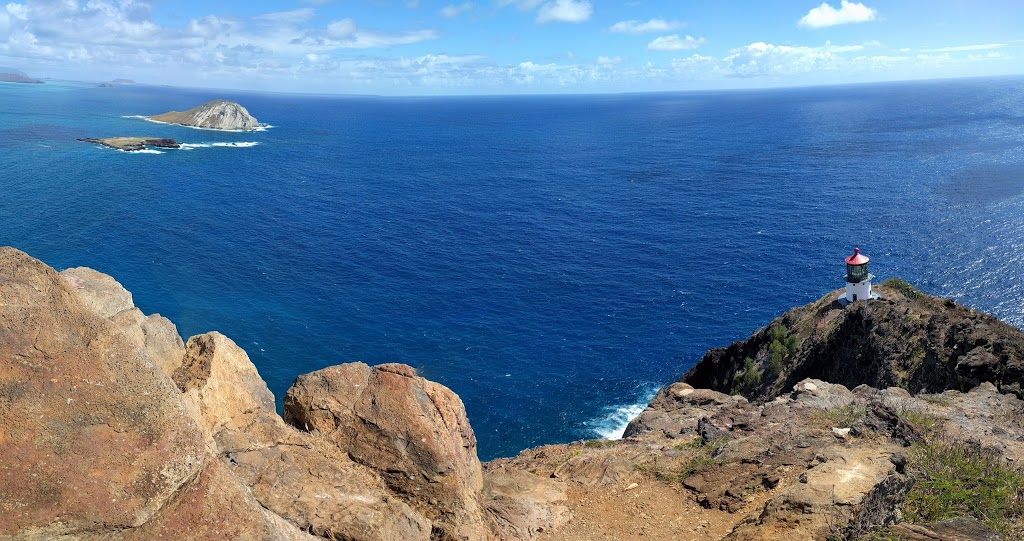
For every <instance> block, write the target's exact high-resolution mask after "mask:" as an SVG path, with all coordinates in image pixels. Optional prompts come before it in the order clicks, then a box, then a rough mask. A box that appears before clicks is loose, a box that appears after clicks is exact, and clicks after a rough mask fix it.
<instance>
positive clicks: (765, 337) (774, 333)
mask: <svg viewBox="0 0 1024 541" xmlns="http://www.w3.org/2000/svg"><path fill="white" fill-rule="evenodd" d="M875 291H876V292H878V293H879V294H880V295H881V298H880V299H876V300H873V301H870V302H855V303H853V304H851V305H849V306H846V307H843V306H842V305H841V304H839V302H837V301H836V299H837V297H838V292H833V293H830V294H828V295H826V296H824V297H822V298H821V299H819V300H818V301H816V302H813V303H811V304H808V305H806V306H802V307H799V308H794V309H792V310H789V311H788V312H786V313H784V314H783V315H781V316H779V317H778V318H776V319H775V320H774V321H772V322H771V323H770V324H769V325H768V326H766V327H764V328H763V329H761V330H759V331H757V332H756V333H754V335H753V336H751V337H750V338H748V339H747V340H742V341H739V342H736V343H733V344H732V345H730V346H729V347H727V348H716V349H712V350H710V351H708V352H707V354H706V355H705V356H704V358H703V359H702V360H701V361H700V362H699V363H697V365H696V366H695V367H694V368H693V369H692V370H690V371H689V372H688V373H687V374H686V375H685V376H683V378H682V380H681V381H684V382H686V383H689V384H691V385H693V386H694V387H702V388H707V389H714V390H717V391H721V392H725V393H738V394H742V395H744V396H746V397H747V398H749V399H752V400H766V399H771V398H772V397H774V396H777V395H778V394H780V393H783V392H785V391H787V390H788V389H791V388H793V385H795V384H796V383H797V382H798V381H800V380H802V379H805V378H818V379H823V380H827V381H830V382H833V383H841V384H843V385H845V386H847V387H850V388H853V387H856V386H857V385H861V384H867V385H871V386H873V387H877V388H885V387H889V386H896V387H903V388H905V389H908V390H909V391H911V392H913V393H917V392H927V393H940V392H942V391H945V390H947V389H956V390H960V391H967V390H970V389H972V388H974V387H975V386H977V385H979V384H980V383H982V382H991V383H992V384H994V385H995V386H996V387H997V388H998V389H999V390H1000V391H1002V392H1007V393H1013V394H1015V395H1017V396H1018V397H1022V396H1024V392H1022V383H1024V333H1022V332H1021V330H1020V329H1017V328H1015V327H1011V326H1009V325H1007V324H1005V323H1003V322H1001V321H999V320H998V319H996V318H995V317H993V316H991V315H989V314H985V313H982V312H978V311H977V310H972V309H970V308H967V307H965V306H962V305H959V304H957V303H955V302H953V301H952V300H949V299H939V298H936V297H932V296H929V295H925V294H923V293H921V292H920V291H917V290H916V289H914V288H913V287H912V286H910V284H907V283H906V282H904V281H902V280H898V279H893V280H889V281H887V282H885V283H884V284H882V285H881V286H879V287H876V288H875Z"/></svg>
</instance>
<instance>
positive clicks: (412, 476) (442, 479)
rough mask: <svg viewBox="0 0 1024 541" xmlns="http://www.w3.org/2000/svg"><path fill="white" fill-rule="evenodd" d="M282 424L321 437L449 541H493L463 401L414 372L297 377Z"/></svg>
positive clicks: (352, 370) (350, 368)
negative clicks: (370, 471) (372, 473)
mask: <svg viewBox="0 0 1024 541" xmlns="http://www.w3.org/2000/svg"><path fill="white" fill-rule="evenodd" d="M285 420H286V421H287V422H289V423H291V424H292V425H294V426H296V427H300V428H302V429H304V430H309V431H312V432H315V433H318V434H319V435H320V436H321V437H322V438H325V439H327V440H328V441H331V442H332V443H333V444H334V445H336V446H337V447H338V448H339V449H341V450H343V451H345V452H347V453H348V454H349V456H351V457H352V459H353V460H355V461H356V462H358V463H359V464H363V465H365V466H368V467H370V468H373V469H374V470H377V471H378V472H379V473H380V475H381V476H382V478H383V479H384V481H385V482H386V483H387V485H388V486H389V487H390V488H391V489H392V490H394V491H395V492H397V493H398V494H400V495H402V497H403V498H405V499H406V500H407V501H408V502H409V503H410V505H412V506H413V507H414V508H415V509H417V510H418V511H420V512H421V513H423V514H425V515H426V516H428V517H429V518H430V519H431V520H432V521H433V523H434V525H433V528H434V530H435V535H437V536H440V537H441V538H449V539H490V538H491V537H492V536H493V534H492V533H491V527H490V523H489V520H488V519H487V517H486V514H485V512H484V509H483V506H482V505H481V498H482V490H483V473H482V469H481V466H480V461H479V459H478V458H477V453H476V436H475V435H474V433H473V429H472V427H470V425H469V420H468V419H467V417H466V410H465V407H464V406H463V404H462V400H460V399H459V397H458V396H457V395H456V394H455V393H453V392H452V391H451V390H449V389H448V388H446V387H444V386H442V385H439V384H437V383H434V382H431V381H427V380H425V379H423V378H421V377H419V376H417V375H416V372H415V370H414V369H413V368H412V367H409V366H407V365H401V364H385V365H380V366H376V367H373V368H371V367H369V366H367V365H365V364H362V363H353V364H345V365H340V366H332V367H329V368H325V369H323V370H319V371H317V372H313V373H310V374H305V375H303V376H299V378H298V379H297V380H296V381H295V384H294V385H293V386H292V388H291V389H289V390H288V393H287V395H286V396H285Z"/></svg>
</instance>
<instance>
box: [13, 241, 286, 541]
mask: <svg viewBox="0 0 1024 541" xmlns="http://www.w3.org/2000/svg"><path fill="white" fill-rule="evenodd" d="M83 276H84V273H82V272H72V273H69V274H68V276H67V278H70V280H69V279H65V278H64V277H61V275H59V274H58V273H57V272H55V271H54V270H53V269H51V268H49V267H47V266H46V265H44V264H42V263H41V262H39V261H37V260H35V259H32V258H31V257H29V256H27V255H25V254H24V253H21V252H18V251H17V250H14V249H11V248H0V424H2V426H3V430H2V431H0V506H2V510H3V512H2V513H0V538H10V539H52V538H58V537H60V536H68V538H76V539H99V538H102V539H133V538H143V537H145V538H151V537H152V535H153V534H154V533H163V534H167V533H171V532H174V531H178V532H184V531H189V532H190V534H189V537H190V538H193V539H213V538H218V539H220V538H223V537H222V535H223V532H236V533H237V534H238V537H239V538H242V537H244V538H252V539H266V540H271V539H281V540H284V539H302V538H304V537H305V534H303V533H302V532H301V531H299V530H298V529H297V528H296V527H295V526H293V525H291V524H288V523H286V522H284V521H281V520H279V519H278V518H275V517H272V516H269V515H267V514H265V513H264V512H263V510H262V506H260V505H259V503H258V502H257V501H256V500H255V499H253V498H252V496H251V494H249V492H248V491H247V490H246V489H245V488H244V486H243V485H242V484H241V483H239V482H238V480H237V479H235V478H234V477H233V476H230V475H228V474H226V472H225V471H224V468H223V467H222V465H221V464H219V463H217V461H216V460H214V459H213V457H211V455H210V453H209V452H208V449H207V448H206V446H205V445H204V442H203V439H202V435H201V432H200V429H199V427H198V426H197V425H196V423H195V422H194V421H193V419H192V417H191V416H190V415H189V414H188V410H187V408H186V406H185V404H184V403H183V401H182V399H181V395H180V391H179V390H178V389H177V388H176V387H175V386H174V384H173V383H172V382H171V380H170V379H169V378H168V377H166V375H165V374H164V373H163V371H162V370H161V369H160V366H159V363H158V362H154V360H153V358H152V357H151V355H150V352H149V350H148V349H147V348H146V347H145V332H144V331H141V332H142V335H143V339H142V340H141V341H140V340H139V336H138V335H137V334H135V335H133V334H132V333H131V332H127V330H126V329H125V328H123V327H121V326H120V325H118V324H117V323H115V322H114V321H113V319H112V318H117V317H118V316H119V315H120V314H124V313H125V312H130V311H131V310H133V309H134V308H133V307H129V306H127V305H125V304H124V303H123V302H122V301H123V300H124V297H123V295H117V294H115V296H119V297H120V299H119V300H117V299H115V300H111V299H104V300H99V299H98V298H97V297H98V296H96V295H91V293H95V292H96V291H98V290H99V289H101V288H103V287H109V289H110V290H111V291H117V290H118V287H114V286H113V284H110V283H108V282H105V281H103V280H99V281H95V282H94V281H91V280H89V279H88V278H89V277H84V278H83ZM72 283H77V284H78V285H79V286H80V288H76V286H74V285H72ZM79 291H82V292H86V291H89V293H88V294H84V295H80V294H79ZM117 293H120V292H119V291H117ZM94 308H95V309H94ZM118 309H121V310H120V311H117V310H118ZM115 312H116V313H115ZM207 509H216V510H217V511H216V512H213V511H210V510H207ZM193 532H194V534H193ZM204 532H206V534H208V535H204V534H203V533H204ZM215 533H216V535H214V534H215Z"/></svg>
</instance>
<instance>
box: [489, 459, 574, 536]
mask: <svg viewBox="0 0 1024 541" xmlns="http://www.w3.org/2000/svg"><path fill="white" fill-rule="evenodd" d="M484 484H485V486H486V489H485V497H486V500H485V504H484V505H485V506H486V508H487V512H488V513H490V515H491V517H492V518H493V520H494V523H495V524H496V526H497V530H498V534H499V538H500V539H503V540H516V539H521V540H524V541H525V540H529V539H535V538H536V537H537V536H538V535H540V534H542V533H544V532H546V531H551V530H554V529H556V528H558V527H560V526H562V525H563V524H565V523H566V522H567V521H568V520H569V518H570V512H569V508H568V507H566V506H565V499H566V496H565V489H564V488H563V486H562V485H560V484H559V483H557V482H555V481H553V480H551V479H545V478H542V477H539V476H537V475H533V474H531V473H528V472H524V471H519V470H513V469H498V470H494V471H488V472H487V474H486V477H485V483H484Z"/></svg>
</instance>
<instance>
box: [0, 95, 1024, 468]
mask: <svg viewBox="0 0 1024 541" xmlns="http://www.w3.org/2000/svg"><path fill="white" fill-rule="evenodd" d="M1022 91H1024V80H1022V79H1020V78H1011V79H977V80H962V81H938V82H924V83H906V84H887V85H867V86H851V87H828V88H808V89H791V90H772V91H750V92H722V93H677V94H641V95H616V96H566V97H557V96H543V97H514V98H513V97H508V98H502V97H497V98H496V97H486V98H483V97H481V98H372V97H321V96H297V95H281V94H254V93H237V92H224V91H204V90H183V89H171V88H155V87H122V88H114V89H100V88H94V87H91V86H87V85H75V84H60V83H58V84H55V83H48V84H46V85H24V86H21V85H12V84H4V85H0V244H10V245H14V246H16V247H18V248H20V249H22V250H25V251H27V252H29V253H30V254H32V255H34V256H36V257H39V258H40V259H43V260H44V261H46V262H47V263H49V264H51V265H53V266H55V267H58V268H64V267H68V266H78V265H86V266H90V267H93V268H96V269H99V270H101V271H103V272H106V273H109V274H111V275H113V276H115V277H116V278H117V279H118V280H119V281H121V282H122V283H123V284H124V285H125V286H126V287H127V288H128V289H129V290H131V291H132V292H133V293H134V294H135V300H136V304H138V305H139V306H140V307H141V308H142V309H143V310H144V311H146V312H147V313H150V312H159V313H162V314H164V315H166V316H168V317H170V318H171V319H172V320H173V321H175V322H176V323H177V324H178V326H179V330H180V331H181V332H182V334H183V335H184V336H186V337H187V336H189V335H191V334H195V333H198V332H203V331H208V330H220V331H222V332H224V333H225V334H227V335H228V336H230V337H232V338H233V339H234V340H235V341H237V342H238V343H239V344H240V345H241V346H242V347H244V348H245V349H246V350H247V351H248V352H249V354H250V356H251V357H252V358H253V361H254V362H255V363H256V365H257V367H258V368H259V369H260V371H261V373H262V374H263V375H264V377H265V378H266V379H267V381H268V383H269V385H270V387H271V390H272V391H273V392H274V393H275V395H276V396H278V398H279V399H280V398H281V397H282V396H283V394H284V391H285V390H286V389H287V387H288V386H289V385H290V384H291V382H292V380H293V379H294V378H295V376H296V375H298V374H300V373H303V372H308V371H310V370H315V369H318V368H321V367H323V366H327V365H329V364H335V363H338V362H346V361H355V360H361V361H365V362H368V363H371V364H373V363H381V362H407V363H409V364H412V365H414V366H416V367H417V368H419V369H420V371H421V372H422V373H423V374H424V375H425V376H427V377H429V378H432V379H435V380H438V381H440V382H442V383H444V384H446V385H448V386H449V387H451V388H452V389H454V390H455V391H456V392H458V393H459V394H460V396H462V398H463V400H464V401H465V403H466V406H467V409H468V411H469V415H470V420H471V421H472V423H473V426H474V428H475V429H476V431H477V434H478V439H479V440H480V449H481V455H482V456H483V457H484V458H492V457H495V456H502V455H509V454H513V453H515V452H517V451H518V450H520V449H522V448H525V447H528V446H531V445H537V444H541V443H549V442H557V441H568V440H573V439H578V438H589V437H595V436H596V435H598V434H608V433H611V432H614V430H615V429H616V428H620V427H621V425H622V423H623V422H624V421H625V419H626V417H627V416H628V413H627V412H629V411H636V410H635V405H636V404H638V403H641V402H643V401H645V400H646V399H647V398H648V397H649V396H650V394H651V393H653V391H654V390H656V389H657V388H658V387H659V386H660V385H663V384H665V383H667V382H669V381H672V380H674V379H675V378H678V377H679V376H680V375H681V374H682V373H683V372H685V371H686V370H687V369H688V368H689V367H690V366H692V365H693V363H694V362H696V361H697V360H698V359H699V358H700V356H701V355H702V354H703V352H704V351H705V350H706V349H707V348H709V347H714V346H721V345H726V344H728V343H729V342H731V341H734V340H738V339H741V338H744V337H746V336H747V335H749V334H750V333H751V332H752V331H754V330H756V329H757V328H758V327H760V326H763V325H765V324H766V323H767V322H768V321H770V319H771V318H772V317H774V316H776V315H778V314H780V313H781V312H783V311H784V310H786V309H788V308H789V307H791V306H794V305H799V304H803V303H806V302H810V301H812V300H815V299H817V298H818V297H820V296H821V295H823V294H825V293H826V292H828V291H830V290H832V289H835V288H838V287H841V286H842V285H843V284H842V276H843V272H844V267H843V262H842V260H843V258H844V257H845V256H846V255H848V253H849V252H850V251H852V248H853V246H854V245H858V246H860V247H861V248H862V249H863V250H864V251H865V253H867V254H868V255H870V256H871V257H872V271H873V272H874V274H876V275H878V276H879V277H880V278H882V279H884V278H886V277H891V276H900V277H903V278H905V279H907V280H909V281H911V282H913V283H915V284H917V285H918V286H920V287H921V288H922V289H923V290H925V291H927V292H929V293H933V294H937V295H943V296H950V297H953V298H956V299H957V300H960V301H961V302H964V303H966V304H968V305H971V306H973V307H976V308H979V309H982V310H987V311H991V312H993V313H995V314H996V315H998V316H999V317H1001V318H1003V319H1004V320H1006V321H1008V322H1010V323H1011V324H1014V325H1017V326H1021V325H1024V285H1022V276H1024V273H1022V266H1024V255H1022V254H1024V241H1022V239H1024V105H1022V100H1021V98H1020V96H1022V95H1024V92H1022ZM213 98H227V99H233V100H236V101H239V102H241V103H242V104H244V105H245V106H246V107H248V108H249V109H250V111H252V112H253V114H255V115H256V116H257V117H258V118H259V119H260V120H261V121H264V122H268V123H270V124H272V125H273V126H274V127H273V128H271V129H269V130H267V131H265V132H258V133H245V134H240V133H221V132H213V131H200V130H192V129H188V128H182V127H174V126H161V125H157V124H153V123H148V122H145V121H142V120H139V119H135V118H126V117H128V116H130V115H139V114H155V113H159V112H164V111H167V110H171V109H177V110H183V109H186V108H189V107H192V106H194V105H198V104H199V103H202V102H204V101H207V100H209V99H213ZM114 135H145V136H164V137H174V138H176V139H178V140H179V141H183V142H186V143H190V144H193V145H199V146H196V147H195V148H192V149H190V150H178V151H166V152H164V153H162V154H144V155H139V154H127V153H121V152H117V151H113V150H110V149H104V148H100V147H97V146H94V145H88V144H84V143H79V142H76V141H75V139H76V138H78V137H106V136H114ZM215 143H220V144H225V143H255V144H254V145H251V144H250V145H246V146H215V145H214V144H215ZM207 145H208V146H207ZM631 408H633V409H632V410H631Z"/></svg>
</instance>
